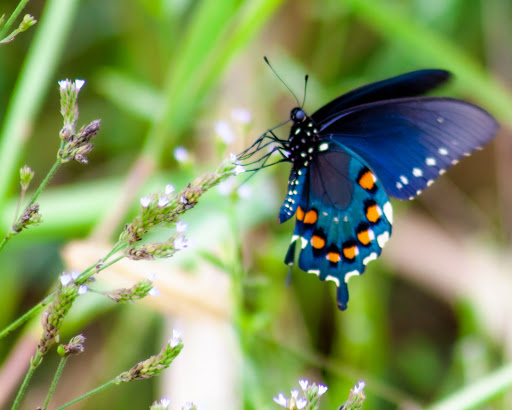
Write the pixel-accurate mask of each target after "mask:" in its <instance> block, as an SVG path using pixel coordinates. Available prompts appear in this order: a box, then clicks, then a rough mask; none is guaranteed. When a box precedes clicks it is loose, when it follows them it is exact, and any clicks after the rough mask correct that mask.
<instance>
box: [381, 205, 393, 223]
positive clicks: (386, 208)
mask: <svg viewBox="0 0 512 410" xmlns="http://www.w3.org/2000/svg"><path fill="white" fill-rule="evenodd" d="M382 209H383V210H384V215H386V219H387V220H388V221H389V223H390V224H392V223H393V208H392V207H391V203H390V202H389V201H388V202H386V203H385V204H384V206H383V207H382Z"/></svg>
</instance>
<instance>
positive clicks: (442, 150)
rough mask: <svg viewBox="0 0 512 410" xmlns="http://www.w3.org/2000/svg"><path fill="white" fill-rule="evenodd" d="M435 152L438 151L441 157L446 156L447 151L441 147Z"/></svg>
mask: <svg viewBox="0 0 512 410" xmlns="http://www.w3.org/2000/svg"><path fill="white" fill-rule="evenodd" d="M437 151H438V152H439V153H440V154H441V155H448V150H447V149H446V148H443V147H441V148H439V149H438V150H437Z"/></svg>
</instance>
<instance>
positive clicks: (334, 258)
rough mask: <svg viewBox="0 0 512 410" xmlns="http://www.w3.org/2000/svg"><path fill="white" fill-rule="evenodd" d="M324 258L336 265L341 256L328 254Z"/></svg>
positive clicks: (332, 253)
mask: <svg viewBox="0 0 512 410" xmlns="http://www.w3.org/2000/svg"><path fill="white" fill-rule="evenodd" d="M326 258H327V260H328V261H329V262H333V263H338V262H339V261H340V259H341V256H340V254H339V253H337V252H329V253H328V254H327V256H326Z"/></svg>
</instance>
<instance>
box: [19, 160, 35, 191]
mask: <svg viewBox="0 0 512 410" xmlns="http://www.w3.org/2000/svg"><path fill="white" fill-rule="evenodd" d="M32 178H34V171H32V168H30V167H29V166H28V165H24V166H23V167H21V168H20V184H21V189H22V191H23V192H24V191H26V190H27V188H28V186H29V185H30V182H31V181H32Z"/></svg>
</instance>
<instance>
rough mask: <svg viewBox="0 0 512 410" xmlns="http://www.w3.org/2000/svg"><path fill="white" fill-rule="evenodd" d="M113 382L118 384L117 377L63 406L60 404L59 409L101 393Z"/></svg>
mask: <svg viewBox="0 0 512 410" xmlns="http://www.w3.org/2000/svg"><path fill="white" fill-rule="evenodd" d="M113 384H117V378H115V379H112V380H110V381H109V382H107V383H105V384H103V385H101V386H100V387H96V388H95V389H93V390H91V391H90V392H88V393H85V394H84V395H82V396H80V397H77V398H76V399H74V400H72V401H70V402H68V403H66V404H64V405H63V406H60V407H59V408H58V409H57V410H62V409H65V408H66V407H69V406H71V405H72V404H75V403H77V402H79V401H80V400H83V399H85V398H87V397H89V396H92V395H93V394H96V393H99V392H100V391H102V390H105V389H106V388H107V387H110V386H111V385H113Z"/></svg>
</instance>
